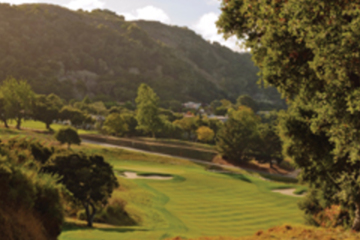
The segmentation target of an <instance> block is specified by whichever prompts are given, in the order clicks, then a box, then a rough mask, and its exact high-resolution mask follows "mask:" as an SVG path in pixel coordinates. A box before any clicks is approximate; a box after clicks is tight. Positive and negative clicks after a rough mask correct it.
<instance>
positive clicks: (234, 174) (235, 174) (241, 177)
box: [221, 173, 252, 183]
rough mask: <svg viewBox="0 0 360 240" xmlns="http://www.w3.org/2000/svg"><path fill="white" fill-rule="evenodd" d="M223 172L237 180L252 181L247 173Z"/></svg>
mask: <svg viewBox="0 0 360 240" xmlns="http://www.w3.org/2000/svg"><path fill="white" fill-rule="evenodd" d="M221 174H224V175H226V176H229V177H232V178H234V179H237V180H241V181H244V182H248V183H252V181H251V180H250V179H248V178H247V177H246V176H245V175H243V174H238V173H221Z"/></svg>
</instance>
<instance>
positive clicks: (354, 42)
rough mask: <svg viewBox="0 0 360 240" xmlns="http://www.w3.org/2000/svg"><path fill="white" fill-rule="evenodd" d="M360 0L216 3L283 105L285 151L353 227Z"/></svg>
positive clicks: (356, 224) (359, 206) (359, 154)
mask: <svg viewBox="0 0 360 240" xmlns="http://www.w3.org/2000/svg"><path fill="white" fill-rule="evenodd" d="M359 22H360V1H359V0H356V1H347V0H331V1H330V0H316V1H315V0H223V1H222V14H221V16H220V19H219V21H218V23H217V24H218V27H219V28H220V31H222V32H223V33H225V34H226V36H231V35H236V36H237V37H238V38H240V39H242V40H243V41H244V43H245V46H246V47H247V48H249V49H251V53H252V55H253V60H254V61H255V63H256V65H257V66H259V68H260V69H261V76H262V81H263V82H264V83H265V84H270V85H272V86H275V87H277V88H278V90H279V91H280V92H281V93H282V94H283V96H284V97H286V98H287V101H288V103H289V104H290V109H289V110H288V113H287V114H286V115H285V116H284V117H283V120H282V137H283V138H284V141H285V149H284V150H285V153H286V154H287V155H289V156H290V157H292V158H293V159H294V160H295V162H296V163H297V165H298V166H299V167H300V168H301V169H302V170H303V171H302V178H303V179H304V180H307V181H309V182H310V183H311V185H312V186H314V187H318V188H322V190H323V192H327V193H330V194H328V196H329V198H330V196H331V201H330V202H333V203H341V202H346V204H351V205H352V206H354V208H355V209H356V211H355V217H354V220H353V225H352V228H353V229H354V230H357V231H359V230H360V120H359V119H360V64H359V63H360V45H359V43H358V39H359V36H360V28H359Z"/></svg>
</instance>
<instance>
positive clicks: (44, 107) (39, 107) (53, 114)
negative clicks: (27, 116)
mask: <svg viewBox="0 0 360 240" xmlns="http://www.w3.org/2000/svg"><path fill="white" fill-rule="evenodd" d="M62 106H63V102H62V100H61V99H60V98H59V97H58V96H56V95H55V94H49V95H48V96H45V95H37V96H36V97H35V100H34V103H33V107H32V110H33V114H32V116H33V117H34V119H36V120H39V121H41V122H43V123H45V124H46V128H47V129H50V125H51V123H52V122H53V121H54V120H57V119H58V118H59V117H60V114H59V112H60V109H61V108H62Z"/></svg>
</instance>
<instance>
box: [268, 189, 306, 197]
mask: <svg viewBox="0 0 360 240" xmlns="http://www.w3.org/2000/svg"><path fill="white" fill-rule="evenodd" d="M295 190H296V189H295V188H287V189H275V190H272V192H276V193H281V194H284V195H288V196H292V197H303V196H304V194H299V195H298V194H295V193H294V192H295Z"/></svg>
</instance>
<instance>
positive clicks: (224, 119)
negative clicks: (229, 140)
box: [208, 115, 229, 123]
mask: <svg viewBox="0 0 360 240" xmlns="http://www.w3.org/2000/svg"><path fill="white" fill-rule="evenodd" d="M208 118H209V119H217V120H220V121H222V122H223V123H225V122H226V121H227V120H228V119H229V117H228V116H217V115H209V116H208Z"/></svg>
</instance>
